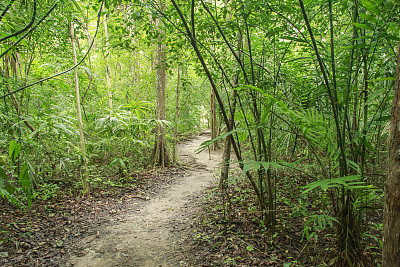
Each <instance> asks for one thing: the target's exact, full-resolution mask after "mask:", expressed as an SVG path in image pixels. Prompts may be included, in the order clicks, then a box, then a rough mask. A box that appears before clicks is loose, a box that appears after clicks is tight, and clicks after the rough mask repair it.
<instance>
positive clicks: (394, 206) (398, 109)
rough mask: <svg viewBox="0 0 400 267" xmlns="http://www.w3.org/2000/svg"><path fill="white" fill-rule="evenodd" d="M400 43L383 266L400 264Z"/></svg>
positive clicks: (391, 126) (392, 118) (386, 193)
mask: <svg viewBox="0 0 400 267" xmlns="http://www.w3.org/2000/svg"><path fill="white" fill-rule="evenodd" d="M399 127H400V45H399V53H398V57H397V70H396V83H395V96H394V98H393V106H392V114H391V119H390V136H389V140H390V147H389V174H388V177H387V180H386V187H385V210H384V214H383V217H384V222H383V230H384V234H383V253H382V256H383V258H382V266H384V267H392V266H399V264H400V133H399Z"/></svg>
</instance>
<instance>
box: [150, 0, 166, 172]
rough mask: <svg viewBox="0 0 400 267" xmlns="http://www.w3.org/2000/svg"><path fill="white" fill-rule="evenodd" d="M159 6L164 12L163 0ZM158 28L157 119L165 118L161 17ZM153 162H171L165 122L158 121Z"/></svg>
mask: <svg viewBox="0 0 400 267" xmlns="http://www.w3.org/2000/svg"><path fill="white" fill-rule="evenodd" d="M158 4H159V6H160V7H159V8H160V10H161V11H162V12H163V11H164V10H165V4H164V3H163V2H162V0H159V1H158ZM156 28H157V30H158V31H159V37H158V42H157V58H156V68H157V70H156V87H157V110H156V117H157V120H159V121H160V120H165V88H166V78H167V75H166V69H165V68H166V67H165V60H166V55H165V49H166V45H165V43H164V40H165V30H164V25H163V23H162V21H161V18H157V19H156ZM152 163H153V164H156V165H159V166H161V167H165V166H166V165H168V164H169V157H168V153H167V146H166V140H165V124H164V123H157V125H156V142H155V145H154V150H153V156H152Z"/></svg>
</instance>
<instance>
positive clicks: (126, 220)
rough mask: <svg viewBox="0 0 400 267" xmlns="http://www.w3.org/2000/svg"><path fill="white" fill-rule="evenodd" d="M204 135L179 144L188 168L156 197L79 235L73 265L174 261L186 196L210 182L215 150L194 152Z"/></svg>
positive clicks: (169, 263) (186, 216)
mask: <svg viewBox="0 0 400 267" xmlns="http://www.w3.org/2000/svg"><path fill="white" fill-rule="evenodd" d="M208 139H209V136H205V135H202V136H198V137H197V138H195V139H193V140H190V141H188V142H186V143H184V144H182V145H181V146H180V148H179V160H180V161H181V162H183V163H186V164H187V166H189V167H190V170H188V172H187V173H186V174H185V176H184V177H182V178H178V179H177V181H176V182H175V183H173V184H171V185H169V186H168V187H167V188H165V189H164V191H162V192H161V193H159V194H158V195H157V197H156V198H154V199H151V200H149V201H147V202H145V203H144V204H143V205H141V206H134V205H132V207H131V209H130V210H131V212H128V213H126V214H124V215H123V217H122V220H119V221H122V222H116V223H115V224H113V225H111V226H108V227H106V229H105V232H106V234H104V235H101V236H100V237H98V238H96V236H89V237H88V238H85V239H83V240H81V247H82V250H83V251H82V252H83V253H85V255H84V256H82V257H72V258H70V259H69V262H70V263H72V264H74V266H151V267H154V266H179V265H184V262H177V261H178V260H177V258H178V257H177V254H178V253H179V252H178V251H179V247H178V246H179V240H180V237H181V236H183V235H184V234H183V232H185V231H186V229H188V227H187V226H188V223H189V222H190V220H191V218H192V216H191V212H190V209H191V206H190V202H191V199H193V198H196V197H197V196H199V194H200V193H201V191H202V190H204V189H205V188H207V187H210V186H212V185H213V182H214V181H215V179H214V178H213V176H214V175H213V174H214V173H215V171H216V169H217V167H218V162H219V161H220V155H219V154H217V152H213V153H211V160H210V159H209V157H210V155H209V152H208V150H205V151H203V152H202V153H200V154H195V150H196V149H198V148H199V146H200V144H201V143H202V142H204V141H206V140H208Z"/></svg>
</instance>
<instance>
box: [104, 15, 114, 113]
mask: <svg viewBox="0 0 400 267" xmlns="http://www.w3.org/2000/svg"><path fill="white" fill-rule="evenodd" d="M104 31H105V34H106V76H107V94H108V107H109V108H110V116H111V114H112V110H113V102H112V96H113V95H112V91H111V74H110V35H109V34H108V24H107V12H106V13H105V14H104Z"/></svg>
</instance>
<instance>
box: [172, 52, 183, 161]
mask: <svg viewBox="0 0 400 267" xmlns="http://www.w3.org/2000/svg"><path fill="white" fill-rule="evenodd" d="M180 66H181V65H180V63H179V58H178V81H177V83H176V102H175V121H174V146H173V151H172V162H173V163H174V164H176V154H177V148H176V147H177V143H178V140H177V139H178V119H179V84H180V82H181V73H180Z"/></svg>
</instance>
